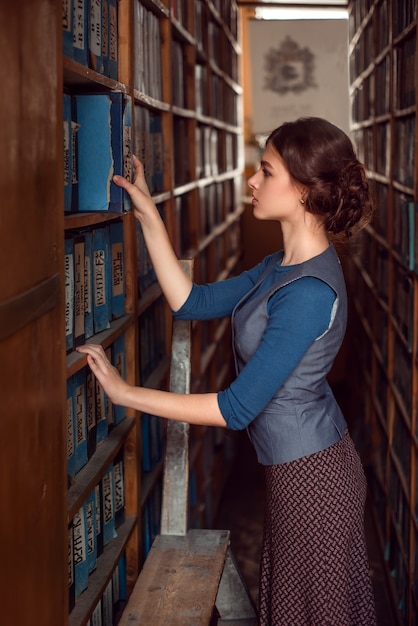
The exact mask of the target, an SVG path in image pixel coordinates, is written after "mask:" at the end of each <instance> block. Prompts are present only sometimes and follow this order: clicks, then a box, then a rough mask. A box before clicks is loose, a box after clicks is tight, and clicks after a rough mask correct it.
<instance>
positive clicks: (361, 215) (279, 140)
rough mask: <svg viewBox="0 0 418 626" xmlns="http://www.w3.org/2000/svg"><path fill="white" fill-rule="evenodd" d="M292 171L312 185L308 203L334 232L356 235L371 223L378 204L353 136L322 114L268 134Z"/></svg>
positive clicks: (305, 184)
mask: <svg viewBox="0 0 418 626" xmlns="http://www.w3.org/2000/svg"><path fill="white" fill-rule="evenodd" d="M267 143H268V144H270V145H271V146H272V147H273V148H274V149H275V150H276V151H277V152H278V154H279V155H280V157H281V158H282V159H283V161H284V164H285V166H286V167H287V169H288V171H289V174H290V176H291V177H292V178H293V179H294V180H295V181H296V182H298V183H301V184H302V185H303V186H304V187H305V189H306V190H307V195H306V197H304V200H305V205H306V209H307V210H308V211H310V212H311V213H314V214H315V215H320V216H322V217H323V219H324V225H325V227H326V229H327V231H328V232H329V233H332V234H335V235H337V234H344V235H345V236H346V237H347V238H348V237H350V236H351V234H352V233H353V231H354V229H356V230H357V229H358V228H359V227H362V226H364V225H365V224H367V223H369V222H370V220H371V217H372V214H373V205H372V201H371V198H370V194H369V185H368V182H367V179H366V174H365V170H364V167H363V165H362V164H361V163H360V161H358V159H357V157H356V155H355V152H354V148H353V144H352V143H351V140H350V139H349V137H348V136H347V135H346V134H345V133H344V132H343V131H342V130H341V129H340V128H338V127H337V126H335V125H334V124H331V123H330V122H327V121H326V120H324V119H321V118H319V117H307V118H300V119H298V120H296V121H294V122H285V123H284V124H282V125H281V126H279V128H276V130H274V131H273V132H272V133H271V134H270V136H269V137H268V139H267Z"/></svg>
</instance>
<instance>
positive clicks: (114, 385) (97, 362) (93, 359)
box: [76, 344, 130, 406]
mask: <svg viewBox="0 0 418 626" xmlns="http://www.w3.org/2000/svg"><path fill="white" fill-rule="evenodd" d="M76 349H77V352H81V353H83V354H86V355H87V363H88V365H89V366H90V368H91V370H92V372H93V374H94V375H95V377H96V378H97V380H98V381H99V383H100V384H101V386H102V387H103V389H104V391H105V393H106V395H107V396H108V398H109V399H110V400H111V402H112V403H113V404H118V405H121V406H125V402H126V394H127V391H128V389H129V388H130V385H129V384H128V383H127V382H126V381H125V380H123V379H122V378H121V376H120V374H119V372H118V370H117V369H116V367H114V366H113V365H112V364H111V362H110V361H109V359H108V358H107V356H106V354H105V352H104V350H103V348H102V346H98V345H95V344H85V345H83V346H79V347H78V348H76Z"/></svg>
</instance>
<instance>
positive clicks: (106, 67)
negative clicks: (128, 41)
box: [101, 0, 110, 76]
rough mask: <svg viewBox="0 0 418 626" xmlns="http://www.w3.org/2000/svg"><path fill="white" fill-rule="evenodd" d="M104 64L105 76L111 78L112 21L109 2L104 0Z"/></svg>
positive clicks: (102, 46) (102, 41)
mask: <svg viewBox="0 0 418 626" xmlns="http://www.w3.org/2000/svg"><path fill="white" fill-rule="evenodd" d="M101 4H102V38H101V48H102V62H103V74H104V75H105V76H109V74H110V71H109V48H110V42H109V38H110V33H109V29H110V21H109V0H102V1H101Z"/></svg>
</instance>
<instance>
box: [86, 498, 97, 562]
mask: <svg viewBox="0 0 418 626" xmlns="http://www.w3.org/2000/svg"><path fill="white" fill-rule="evenodd" d="M86 523H87V569H88V573H89V574H91V573H92V572H94V570H95V569H96V565H97V542H96V492H95V491H94V490H93V491H92V492H91V493H90V494H89V495H88V497H87V499H86Z"/></svg>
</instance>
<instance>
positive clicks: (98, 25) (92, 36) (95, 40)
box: [88, 0, 107, 74]
mask: <svg viewBox="0 0 418 626" xmlns="http://www.w3.org/2000/svg"><path fill="white" fill-rule="evenodd" d="M105 4H106V0H88V32H89V36H88V42H89V67H91V69H93V70H94V71H95V72H99V74H103V73H104V66H103V54H102V36H103V24H102V5H105ZM106 28H107V24H106Z"/></svg>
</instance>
